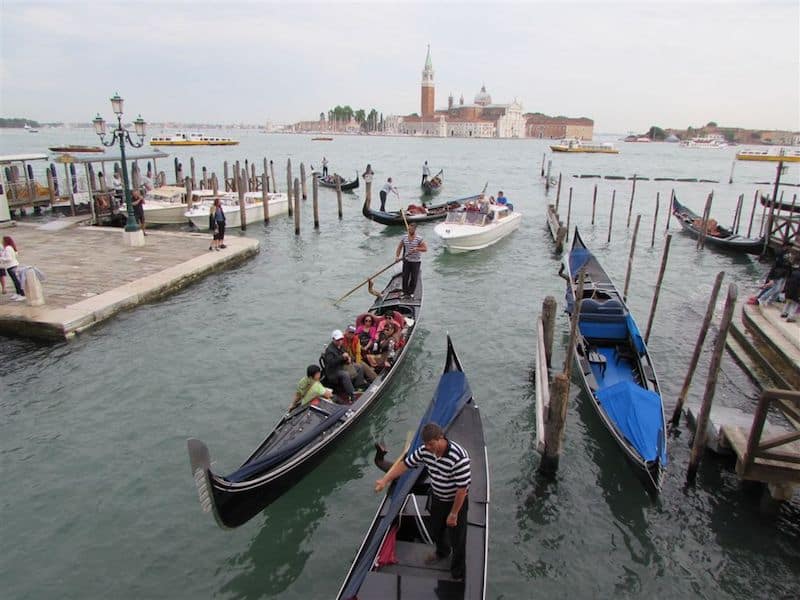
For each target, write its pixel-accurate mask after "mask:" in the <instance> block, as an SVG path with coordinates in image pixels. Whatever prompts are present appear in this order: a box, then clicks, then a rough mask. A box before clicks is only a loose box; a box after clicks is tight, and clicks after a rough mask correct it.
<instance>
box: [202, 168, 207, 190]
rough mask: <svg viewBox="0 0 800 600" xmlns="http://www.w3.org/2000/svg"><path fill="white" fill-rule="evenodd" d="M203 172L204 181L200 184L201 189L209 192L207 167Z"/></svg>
mask: <svg viewBox="0 0 800 600" xmlns="http://www.w3.org/2000/svg"><path fill="white" fill-rule="evenodd" d="M202 171H203V179H202V181H201V182H200V188H201V189H204V190H207V189H208V170H207V169H206V168H205V167H203V169H202Z"/></svg>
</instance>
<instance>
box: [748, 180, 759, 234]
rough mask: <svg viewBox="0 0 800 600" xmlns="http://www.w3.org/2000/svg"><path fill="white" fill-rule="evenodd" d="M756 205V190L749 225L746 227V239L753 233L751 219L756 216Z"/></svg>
mask: <svg viewBox="0 0 800 600" xmlns="http://www.w3.org/2000/svg"><path fill="white" fill-rule="evenodd" d="M757 204H758V190H756V193H755V194H753V209H752V210H751V211H750V224H749V225H748V226H747V237H750V235H751V234H752V233H753V217H755V216H756V205H757Z"/></svg>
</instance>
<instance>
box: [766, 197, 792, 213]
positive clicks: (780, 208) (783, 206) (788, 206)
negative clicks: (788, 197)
mask: <svg viewBox="0 0 800 600" xmlns="http://www.w3.org/2000/svg"><path fill="white" fill-rule="evenodd" d="M771 205H772V198H770V197H769V196H765V195H764V194H761V206H766V207H767V208H769V207H770V206H771ZM775 212H792V213H800V204H797V203H795V202H781V201H780V200H779V201H778V202H776V203H775Z"/></svg>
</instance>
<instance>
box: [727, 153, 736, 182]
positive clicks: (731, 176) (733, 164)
mask: <svg viewBox="0 0 800 600" xmlns="http://www.w3.org/2000/svg"><path fill="white" fill-rule="evenodd" d="M735 167H736V159H734V161H733V163H732V164H731V175H730V177H728V183H729V184H730V183H733V169H734V168H735Z"/></svg>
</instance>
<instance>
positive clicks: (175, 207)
mask: <svg viewBox="0 0 800 600" xmlns="http://www.w3.org/2000/svg"><path fill="white" fill-rule="evenodd" d="M185 194H186V190H185V189H184V188H182V187H177V186H174V185H164V186H161V187H159V188H155V189H153V190H150V191H149V192H147V195H146V196H145V197H144V206H143V207H142V208H143V209H144V220H145V223H147V224H148V225H183V224H184V223H186V222H187V219H186V203H185V202H184V196H185Z"/></svg>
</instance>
